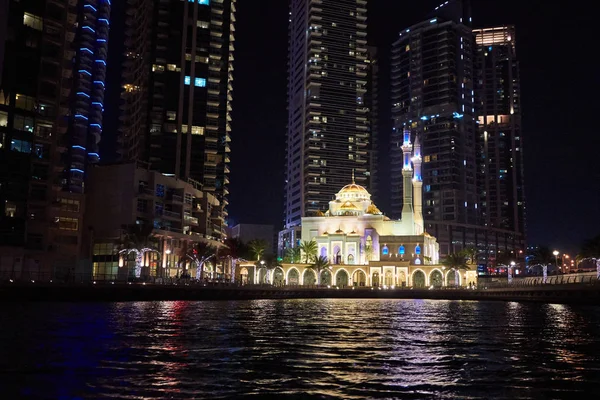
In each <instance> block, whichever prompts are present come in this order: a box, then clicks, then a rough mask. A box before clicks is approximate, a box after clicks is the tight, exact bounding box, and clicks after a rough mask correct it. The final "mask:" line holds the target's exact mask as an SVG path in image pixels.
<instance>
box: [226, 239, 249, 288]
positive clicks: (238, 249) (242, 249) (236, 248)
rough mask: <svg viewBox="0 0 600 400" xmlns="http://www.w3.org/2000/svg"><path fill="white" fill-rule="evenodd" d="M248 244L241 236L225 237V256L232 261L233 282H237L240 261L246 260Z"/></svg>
mask: <svg viewBox="0 0 600 400" xmlns="http://www.w3.org/2000/svg"><path fill="white" fill-rule="evenodd" d="M247 252H248V249H247V246H246V245H245V244H244V243H243V242H242V241H241V240H240V239H239V238H227V239H225V249H224V252H223V253H224V254H223V255H224V257H225V258H226V259H227V260H229V262H230V263H231V282H235V272H236V266H237V263H238V262H239V261H246V260H245V259H244V258H245V257H246V253H247Z"/></svg>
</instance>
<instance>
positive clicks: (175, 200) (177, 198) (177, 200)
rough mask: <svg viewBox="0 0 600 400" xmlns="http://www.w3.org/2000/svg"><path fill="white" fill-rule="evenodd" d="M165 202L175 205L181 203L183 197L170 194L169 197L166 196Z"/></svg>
mask: <svg viewBox="0 0 600 400" xmlns="http://www.w3.org/2000/svg"><path fill="white" fill-rule="evenodd" d="M167 200H168V201H174V202H177V203H183V197H181V196H179V195H178V194H172V195H170V196H167Z"/></svg>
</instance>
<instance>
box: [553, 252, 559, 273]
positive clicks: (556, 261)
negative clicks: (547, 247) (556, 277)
mask: <svg viewBox="0 0 600 400" xmlns="http://www.w3.org/2000/svg"><path fill="white" fill-rule="evenodd" d="M552 254H554V263H555V265H556V270H558V255H559V254H560V253H559V252H558V250H554V251H553V252H552Z"/></svg>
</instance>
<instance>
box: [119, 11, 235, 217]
mask: <svg viewBox="0 0 600 400" xmlns="http://www.w3.org/2000/svg"><path fill="white" fill-rule="evenodd" d="M235 3H236V1H235V0H197V1H178V0H171V1H152V0H135V1H130V2H129V5H128V9H127V11H126V13H127V15H128V18H127V20H126V25H127V28H126V41H125V47H126V49H125V62H124V70H123V94H122V100H123V104H122V112H123V114H122V118H121V122H122V127H121V130H120V131H121V133H120V136H121V137H120V147H121V148H120V150H119V154H120V155H121V158H122V159H123V160H131V159H135V160H141V161H146V162H148V163H149V165H150V168H151V169H153V170H158V171H160V172H162V173H164V174H172V175H173V176H176V177H179V178H182V179H187V180H189V179H192V180H194V181H197V182H199V183H200V184H201V185H202V189H203V190H204V191H207V192H211V193H213V194H214V195H215V196H216V197H217V199H218V200H219V201H220V203H221V207H222V210H221V212H219V213H217V214H218V217H217V219H219V220H220V222H217V221H215V223H216V224H218V225H222V224H223V221H224V220H225V219H226V218H227V209H226V206H227V195H228V193H229V191H228V185H229V152H230V148H229V142H230V141H231V137H230V132H231V126H230V121H231V115H230V114H231V101H232V90H233V88H232V81H233V76H232V72H233V51H234V47H233V42H234V33H235V28H234V24H235V11H236V9H235Z"/></svg>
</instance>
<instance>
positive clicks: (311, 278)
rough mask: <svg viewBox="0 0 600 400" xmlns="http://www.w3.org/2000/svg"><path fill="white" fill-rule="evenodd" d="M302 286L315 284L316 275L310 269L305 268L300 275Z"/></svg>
mask: <svg viewBox="0 0 600 400" xmlns="http://www.w3.org/2000/svg"><path fill="white" fill-rule="evenodd" d="M302 284H303V285H305V286H311V285H316V284H317V273H316V272H315V271H314V270H313V269H312V268H306V269H305V270H304V273H303V274H302Z"/></svg>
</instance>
